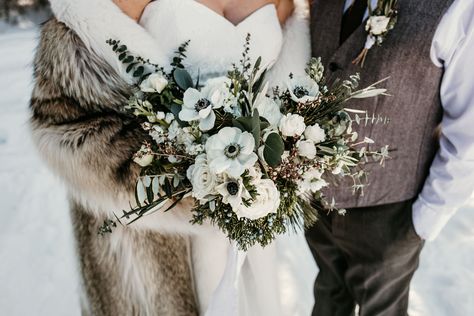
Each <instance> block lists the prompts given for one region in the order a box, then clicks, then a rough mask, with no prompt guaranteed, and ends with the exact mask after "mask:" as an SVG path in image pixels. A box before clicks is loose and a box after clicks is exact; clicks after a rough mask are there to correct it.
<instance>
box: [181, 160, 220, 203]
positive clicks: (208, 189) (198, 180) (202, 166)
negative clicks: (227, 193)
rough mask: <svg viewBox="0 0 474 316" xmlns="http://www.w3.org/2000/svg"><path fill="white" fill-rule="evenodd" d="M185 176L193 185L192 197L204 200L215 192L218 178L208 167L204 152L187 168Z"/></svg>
mask: <svg viewBox="0 0 474 316" xmlns="http://www.w3.org/2000/svg"><path fill="white" fill-rule="evenodd" d="M187 177H188V179H189V181H191V184H192V185H193V192H192V195H193V197H194V198H195V199H197V200H199V201H200V202H206V201H207V199H206V198H207V197H208V196H209V195H213V194H216V193H217V191H216V186H217V185H218V179H217V177H216V175H215V174H214V173H212V172H211V170H210V169H209V165H208V164H207V159H206V155H205V154H201V155H199V156H197V157H196V159H195V161H194V164H193V165H192V166H190V167H189V168H188V170H187Z"/></svg>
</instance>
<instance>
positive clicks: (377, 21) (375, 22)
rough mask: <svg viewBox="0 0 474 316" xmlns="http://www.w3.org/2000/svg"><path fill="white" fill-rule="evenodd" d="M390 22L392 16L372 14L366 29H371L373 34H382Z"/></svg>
mask: <svg viewBox="0 0 474 316" xmlns="http://www.w3.org/2000/svg"><path fill="white" fill-rule="evenodd" d="M388 23H390V18H389V17H386V16H384V15H376V16H371V17H370V18H369V19H368V20H367V25H366V26H365V29H366V30H367V31H370V33H371V34H373V35H380V34H382V33H385V32H386V31H387V27H388Z"/></svg>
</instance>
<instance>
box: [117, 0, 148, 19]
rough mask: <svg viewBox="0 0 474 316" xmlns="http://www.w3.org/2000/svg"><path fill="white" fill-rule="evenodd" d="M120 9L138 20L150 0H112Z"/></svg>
mask: <svg viewBox="0 0 474 316" xmlns="http://www.w3.org/2000/svg"><path fill="white" fill-rule="evenodd" d="M113 1H114V3H115V4H116V5H117V6H118V7H119V8H120V9H122V11H123V12H124V13H125V14H126V15H128V16H129V17H131V18H132V19H134V20H135V21H138V20H139V19H140V17H141V16H142V13H143V10H144V9H145V7H146V6H147V5H148V4H149V3H150V2H151V1H152V0H113Z"/></svg>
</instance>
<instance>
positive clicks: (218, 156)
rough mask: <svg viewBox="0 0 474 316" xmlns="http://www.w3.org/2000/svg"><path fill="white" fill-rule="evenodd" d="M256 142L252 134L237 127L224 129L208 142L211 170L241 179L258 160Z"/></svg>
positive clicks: (208, 157) (207, 150)
mask: <svg viewBox="0 0 474 316" xmlns="http://www.w3.org/2000/svg"><path fill="white" fill-rule="evenodd" d="M254 149H255V140H254V138H253V136H252V134H250V133H248V132H242V131H241V130H240V129H238V128H235V127H224V128H223V129H221V130H220V131H219V132H218V133H217V134H215V135H213V136H211V137H209V139H208V140H207V142H206V152H207V159H208V162H209V166H210V167H211V170H212V171H213V172H216V173H223V172H226V173H227V174H228V175H230V176H231V177H234V178H236V177H240V176H241V175H242V174H243V173H244V171H245V170H246V169H248V168H250V167H252V166H253V165H254V164H255V163H256V162H257V160H258V157H257V155H256V154H255V153H254Z"/></svg>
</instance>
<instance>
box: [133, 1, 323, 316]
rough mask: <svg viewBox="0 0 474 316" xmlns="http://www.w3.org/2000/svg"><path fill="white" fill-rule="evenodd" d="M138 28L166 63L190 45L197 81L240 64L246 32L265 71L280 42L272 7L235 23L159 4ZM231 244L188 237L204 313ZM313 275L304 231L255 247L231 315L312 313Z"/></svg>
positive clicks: (189, 5) (199, 8) (194, 7)
mask: <svg viewBox="0 0 474 316" xmlns="http://www.w3.org/2000/svg"><path fill="white" fill-rule="evenodd" d="M140 24H141V25H142V26H143V27H144V28H145V29H146V30H147V31H148V33H149V34H150V35H151V36H152V37H153V38H154V39H155V40H156V41H157V42H158V43H159V45H160V49H161V50H162V53H165V54H166V53H168V56H167V58H168V59H169V60H171V58H172V56H173V55H174V52H175V51H176V49H177V48H178V47H179V46H180V45H181V44H182V43H184V42H185V41H187V40H190V43H189V46H188V50H187V53H186V55H187V58H186V60H185V62H184V64H185V66H186V68H187V70H188V71H189V72H190V73H191V75H192V76H193V77H194V78H195V79H196V78H197V76H198V74H199V77H200V82H201V83H205V81H206V80H208V79H210V78H213V77H217V76H224V75H226V73H227V71H228V70H229V69H231V66H232V64H233V63H237V64H238V63H239V60H240V59H241V57H242V52H243V47H244V43H245V38H246V36H247V34H250V35H251V40H250V52H249V54H250V56H251V58H252V60H253V61H255V60H256V58H257V57H258V56H260V57H262V64H263V65H268V66H270V65H272V64H274V63H275V62H277V60H278V58H279V55H280V51H281V50H282V46H283V41H284V39H283V32H282V27H281V25H280V23H279V20H278V17H277V11H276V8H275V5H273V4H267V5H265V6H263V7H261V8H259V9H257V10H256V11H255V12H253V13H252V14H250V15H249V16H248V17H246V18H245V19H244V20H243V21H241V22H240V23H239V24H237V25H234V24H233V23H231V22H230V21H228V20H227V19H226V18H225V17H223V16H221V15H219V14H218V13H216V12H214V11H212V10H211V9H209V8H208V7H206V6H205V5H203V4H201V3H199V2H197V1H195V0H158V1H155V2H153V3H151V4H150V5H149V6H148V7H147V8H146V10H145V12H144V14H143V16H142V19H141V21H140ZM229 247H230V243H229V241H228V240H227V239H226V238H225V236H224V235H223V234H219V235H216V236H212V237H209V236H206V237H200V236H193V237H192V254H191V256H192V266H193V270H194V271H193V272H194V277H195V287H196V292H197V295H198V301H199V303H200V310H201V313H202V314H203V315H204V314H205V312H206V310H207V309H208V305H209V302H210V301H211V298H212V296H213V295H214V294H215V293H214V292H215V289H216V288H217V286H218V284H219V282H220V281H221V279H222V277H223V274H224V269H225V267H226V263H227V260H228V253H229ZM315 274H316V268H315V265H314V263H313V258H312V256H311V253H310V251H309V249H308V247H307V245H306V241H305V239H304V236H303V235H302V233H299V234H293V235H285V236H281V237H280V238H278V239H277V240H276V241H275V242H274V243H273V244H272V245H270V246H268V247H266V248H264V249H262V248H261V247H259V246H255V247H253V248H251V249H250V250H249V251H248V253H247V256H246V258H245V262H244V263H243V266H242V270H241V274H240V276H239V278H238V292H239V293H238V303H237V306H236V307H235V308H233V307H232V315H245V316H253V315H255V316H266V315H268V316H279V315H282V316H295V315H309V314H310V311H311V308H312V304H313V298H312V286H313V282H314V277H315ZM220 303H221V304H222V305H225V304H227V302H220ZM224 307H225V306H224ZM227 307H228V306H227ZM214 314H216V313H215V312H214ZM223 316H228V315H223Z"/></svg>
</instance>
